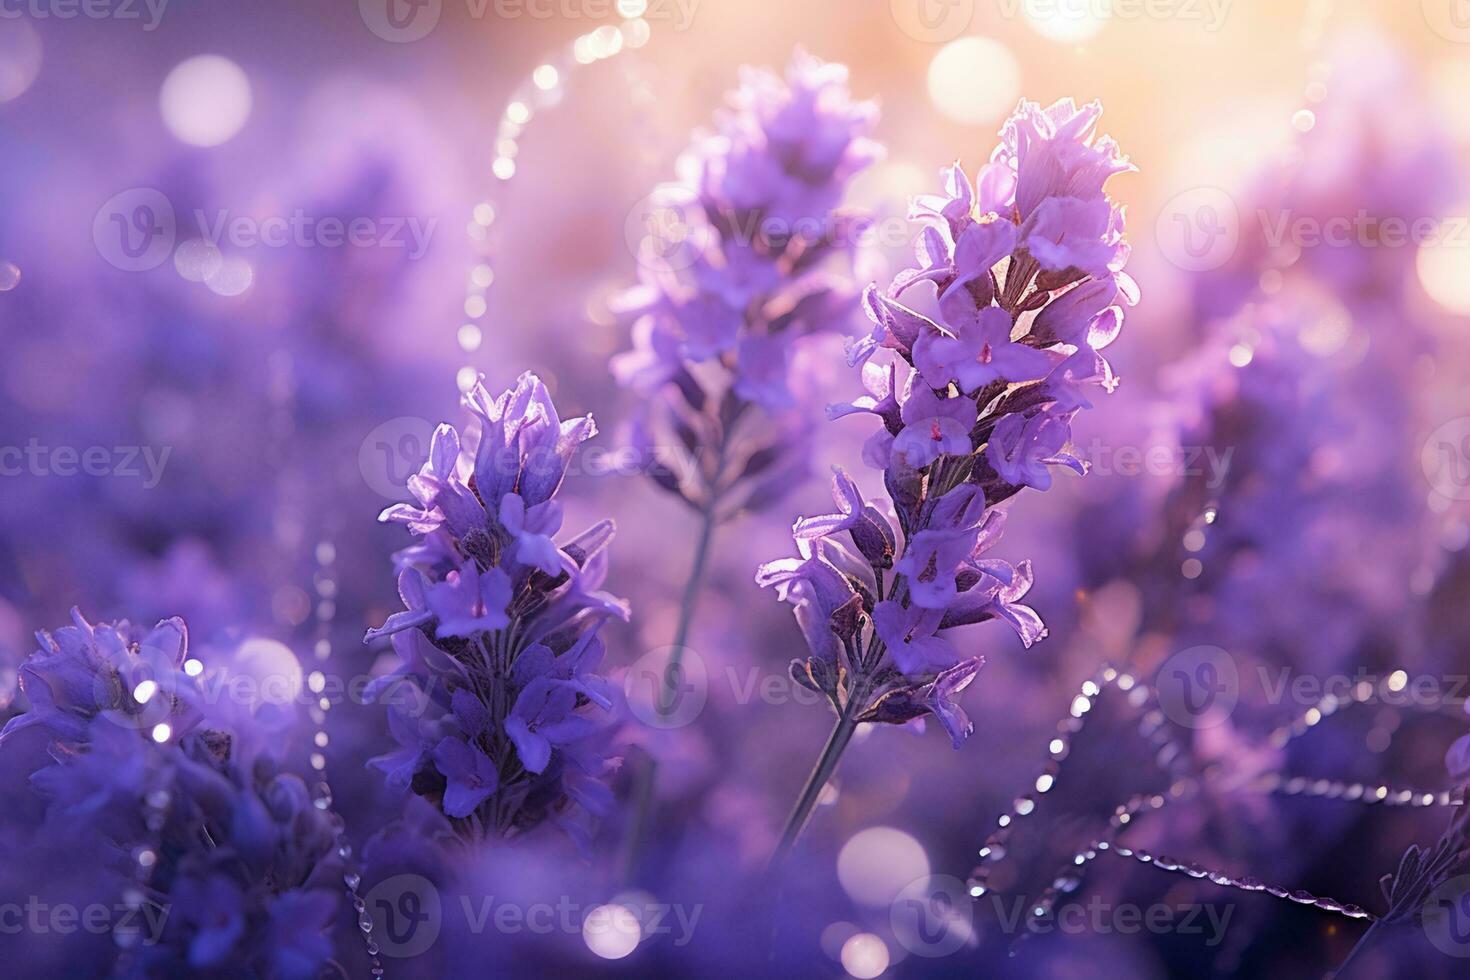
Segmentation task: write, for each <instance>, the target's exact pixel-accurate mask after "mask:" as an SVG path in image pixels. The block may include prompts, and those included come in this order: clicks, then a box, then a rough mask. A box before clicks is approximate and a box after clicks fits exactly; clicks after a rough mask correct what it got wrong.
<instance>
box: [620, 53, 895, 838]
mask: <svg viewBox="0 0 1470 980" xmlns="http://www.w3.org/2000/svg"><path fill="white" fill-rule="evenodd" d="M876 121H877V107H876V105H874V104H873V103H870V102H857V101H854V100H853V98H852V96H851V94H850V93H849V91H848V87H847V69H846V68H845V67H843V66H842V65H836V64H827V63H824V62H822V61H820V60H818V59H816V58H814V57H812V56H811V55H809V54H807V53H805V52H803V51H797V52H796V54H795V56H794V57H793V58H792V61H791V64H790V65H789V67H788V68H787V70H786V74H785V77H784V78H783V77H781V76H780V75H777V74H776V73H774V72H771V71H767V70H763V69H755V68H746V69H744V70H743V71H742V73H741V85H740V87H739V88H738V89H737V90H736V91H735V92H733V93H732V94H731V95H730V98H729V107H728V109H727V110H726V111H725V112H724V113H722V114H721V115H720V116H719V117H718V119H717V125H716V128H715V130H714V132H712V133H708V134H702V135H700V136H698V137H697V138H696V140H695V142H694V144H693V145H692V146H691V147H690V148H689V150H688V151H687V152H686V153H685V154H684V155H683V157H682V158H681V159H680V160H679V164H678V172H679V174H680V178H681V179H680V181H679V182H678V183H677V184H669V185H663V186H662V187H660V188H659V189H658V190H657V191H655V193H654V194H653V195H652V196H650V198H649V199H648V210H649V214H648V221H649V228H648V234H647V235H646V237H645V239H644V241H643V242H642V243H641V244H640V246H639V249H638V253H637V258H638V260H639V278H640V284H639V285H638V286H637V287H636V288H634V289H632V290H630V291H629V292H628V293H626V294H625V295H623V296H622V297H620V298H619V299H618V300H617V302H616V303H615V304H614V306H615V311H616V312H617V313H618V315H619V316H620V317H621V319H622V321H623V323H624V324H625V325H626V326H627V327H628V329H630V331H631V333H632V337H633V349H632V350H631V351H628V352H626V353H622V354H619V355H618V356H616V357H614V358H613V360H612V365H611V367H612V372H613V374H614V376H615V377H616V378H617V379H618V381H619V382H620V383H621V384H622V385H624V386H625V387H628V388H631V389H633V390H634V391H635V392H637V393H638V395H639V396H640V397H641V399H642V401H641V404H640V406H639V408H638V410H637V414H636V416H635V421H634V424H633V427H632V428H633V433H634V440H633V441H634V443H635V448H636V449H638V450H639V453H640V455H641V456H642V458H643V460H644V463H645V465H646V466H647V467H648V472H649V474H650V476H651V477H652V478H653V479H654V481H655V482H656V483H657V484H658V485H659V486H660V487H662V488H663V489H664V490H666V491H668V492H670V493H672V494H673V495H675V496H677V497H678V498H679V499H680V500H682V501H683V502H684V503H685V504H686V505H687V506H688V507H689V508H690V509H691V510H692V511H693V512H694V513H695V514H696V515H697V516H698V520H699V531H698V533H697V536H696V543H695V544H694V546H693V549H692V550H693V553H694V557H693V568H692V570H691V572H690V574H689V576H688V578H687V580H686V582H687V585H686V589H685V592H684V596H683V601H682V603H681V608H680V614H679V618H678V622H677V624H676V626H675V630H674V637H673V642H672V648H673V650H674V653H673V657H674V660H673V662H672V663H671V664H670V669H669V670H668V671H666V672H665V677H666V678H667V679H669V682H671V679H672V678H673V677H675V676H676V675H677V666H678V662H679V659H680V657H681V656H682V651H683V648H684V645H685V643H686V641H687V639H688V635H689V629H690V625H691V621H692V619H693V615H694V607H695V605H696V603H697V601H698V599H699V593H700V589H701V583H702V581H703V577H704V572H705V565H706V563H707V562H708V559H709V556H710V554H711V549H710V542H711V539H712V537H713V535H714V533H715V530H716V528H717V527H718V526H719V525H720V524H722V523H724V522H726V521H728V520H730V519H732V518H734V517H736V516H737V515H739V514H742V513H752V512H756V511H759V510H761V509H764V508H768V507H770V506H772V505H773V504H775V503H777V502H778V501H779V500H780V499H781V497H782V496H783V495H784V494H785V493H786V492H787V491H788V490H790V489H791V488H792V487H794V486H796V485H798V484H799V483H800V480H799V477H801V476H803V475H804V474H805V473H806V471H807V465H808V460H809V458H810V455H811V454H810V452H809V451H808V446H809V440H810V436H811V433H812V429H813V425H812V419H811V418H810V416H811V415H814V414H815V413H812V412H808V411H806V410H804V409H803V408H802V407H800V406H799V405H798V398H797V394H796V393H797V392H800V391H802V390H803V389H805V388H807V387H809V386H808V385H803V384H800V383H793V380H794V379H795V377H796V376H797V375H798V374H799V373H800V372H801V371H802V370H803V369H802V366H801V365H802V357H801V354H802V352H803V350H804V349H809V348H810V341H811V339H812V338H814V337H816V336H818V335H822V334H837V335H845V334H846V333H848V331H849V328H850V325H851V324H852V322H853V321H854V320H856V319H857V317H858V310H859V295H860V291H859V290H858V288H857V285H856V280H855V277H854V275H853V269H852V266H853V262H854V259H855V256H856V253H857V249H856V245H857V242H858V238H859V236H860V234H861V232H862V231H863V230H864V229H865V227H866V219H864V218H863V217H861V216H859V215H857V214H855V213H851V212H848V211H844V210H841V209H840V205H841V202H842V199H843V196H844V195H845V193H846V190H847V186H848V184H849V182H850V181H851V180H852V178H853V177H854V176H855V175H856V174H857V173H859V172H860V171H862V170H863V169H864V168H866V167H867V166H868V165H869V164H871V163H873V162H874V161H876V160H877V159H878V158H879V157H880V155H881V151H880V148H879V147H878V145H877V144H876V143H874V142H873V141H872V140H871V139H870V138H869V135H868V134H869V133H870V132H871V131H872V129H873V126H874V124H875V123H876ZM673 700H674V697H673V692H672V691H671V690H669V689H665V691H664V692H663V693H662V694H661V696H660V700H659V704H660V706H661V708H660V710H662V708H663V706H665V705H667V704H668V703H671V702H672V701H673ZM653 772H654V769H653V768H652V767H650V768H649V769H647V770H646V771H645V772H644V773H642V774H641V776H640V785H639V790H638V792H639V795H640V797H641V798H643V799H647V798H650V797H651V795H652V782H653V778H654V776H653ZM638 809H639V811H640V812H642V811H643V810H644V809H645V807H644V806H643V805H640V806H639V807H638ZM632 832H633V834H634V836H635V837H636V835H637V834H638V833H639V832H640V831H639V829H638V828H636V827H635V828H634V830H633V831H632Z"/></svg>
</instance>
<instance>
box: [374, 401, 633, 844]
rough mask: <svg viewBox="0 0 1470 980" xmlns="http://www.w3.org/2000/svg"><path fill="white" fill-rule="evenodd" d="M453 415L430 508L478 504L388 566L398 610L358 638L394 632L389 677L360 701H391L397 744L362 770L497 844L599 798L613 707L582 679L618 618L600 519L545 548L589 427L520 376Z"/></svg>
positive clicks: (590, 677)
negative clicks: (466, 414)
mask: <svg viewBox="0 0 1470 980" xmlns="http://www.w3.org/2000/svg"><path fill="white" fill-rule="evenodd" d="M465 403H466V406H467V407H468V408H469V410H470V411H471V412H472V413H473V414H474V416H475V423H474V428H473V430H472V431H471V432H470V433H469V434H468V435H467V436H466V437H465V438H464V439H463V440H461V439H460V438H459V436H458V434H456V433H455V432H454V429H453V428H452V427H451V426H442V427H441V429H440V432H441V436H439V437H437V438H436V440H435V441H436V446H437V447H439V450H440V451H436V452H435V453H432V454H431V456H433V457H434V458H432V459H431V461H430V462H431V464H432V469H433V473H434V479H435V480H436V481H437V483H436V484H434V485H433V486H432V490H433V493H432V494H431V495H427V496H428V498H429V499H428V500H427V501H426V503H427V504H432V505H433V506H434V507H435V508H439V509H441V510H442V507H443V501H445V500H453V501H467V502H468V501H472V502H474V504H475V506H474V507H469V506H462V507H458V509H457V510H456V511H455V513H456V514H457V515H458V516H457V518H456V519H452V520H451V519H445V520H444V521H443V522H442V523H441V524H439V525H437V526H431V527H430V529H429V530H428V531H427V532H424V533H427V534H428V537H427V538H426V539H425V545H426V546H419V547H413V548H409V549H406V550H405V551H403V552H401V553H400V554H399V555H398V556H397V562H398V564H399V566H400V569H401V571H400V574H399V592H400V595H401V596H402V597H403V599H404V604H405V605H406V606H408V608H407V609H406V610H404V611H403V612H400V613H394V614H393V615H391V616H390V617H389V618H388V621H387V622H385V623H384V625H383V626H382V627H380V628H378V629H376V630H371V631H369V633H368V638H369V639H372V638H374V637H378V636H383V635H387V634H391V635H392V638H393V650H394V652H395V653H396V654H397V655H398V659H399V665H398V667H397V669H395V670H394V671H392V672H391V673H389V674H386V675H384V676H382V677H380V678H378V679H377V680H376V681H374V682H373V684H371V685H370V686H369V688H368V689H367V692H366V694H367V696H368V697H370V698H377V699H379V700H385V701H391V702H392V703H391V704H390V708H389V712H388V725H389V731H390V732H391V734H392V735H393V737H394V739H395V741H396V742H397V743H398V747H397V748H396V749H394V750H393V751H390V752H388V753H385V754H384V755H380V756H378V757H376V758H374V759H372V760H371V761H370V763H369V764H370V765H372V766H373V767H374V768H376V769H379V770H381V771H383V772H384V773H385V774H386V775H387V777H388V782H389V783H390V785H392V786H394V787H396V788H402V789H411V790H412V791H413V792H414V793H416V794H418V795H421V796H424V797H426V798H428V799H430V800H431V801H432V802H434V803H435V804H436V805H437V806H438V807H439V808H440V810H441V811H442V812H443V814H444V815H445V816H446V817H448V818H450V819H451V821H455V822H456V827H457V829H459V830H461V831H462V832H464V833H466V834H467V835H478V834H487V835H500V836H503V835H506V834H509V833H511V832H513V831H515V832H521V831H525V830H528V829H530V828H531V827H533V826H535V825H536V824H537V823H539V822H541V821H543V820H544V819H546V818H548V817H551V816H552V815H553V814H555V815H556V816H557V818H558V821H557V822H559V823H561V822H563V821H564V820H572V818H571V817H570V816H569V815H568V814H567V813H566V812H565V811H566V808H567V807H571V806H574V805H577V806H579V805H580V802H579V801H581V800H584V799H585V800H595V799H596V798H597V797H598V795H599V791H598V790H597V789H596V788H595V787H594V785H593V784H594V783H598V782H599V781H600V780H601V779H603V778H605V777H606V775H607V774H608V773H609V772H610V771H611V770H612V769H613V768H614V767H615V766H616V760H615V759H614V758H612V756H611V749H612V745H611V739H610V738H609V734H610V729H611V717H610V715H609V714H608V712H609V709H610V708H611V707H612V702H611V700H610V699H609V698H608V697H607V696H606V694H605V692H604V690H603V684H602V682H601V680H600V679H599V678H597V677H596V676H595V674H594V673H593V672H594V671H595V670H596V668H597V665H598V662H599V661H600V659H601V650H602V647H601V643H600V641H599V640H598V639H597V635H596V634H597V632H598V630H599V629H601V626H602V624H603V623H604V622H606V621H607V620H608V619H609V618H612V617H615V616H616V617H621V618H626V616H627V609H626V607H625V606H624V605H623V603H622V602H620V601H619V600H617V599H615V598H613V597H612V596H609V595H606V594H605V593H603V592H602V591H601V585H602V581H603V578H604V577H605V575H606V569H607V560H606V554H605V551H606V548H607V544H608V542H609V541H610V540H611V538H612V531H613V529H612V524H611V522H607V521H604V522H602V523H600V524H598V525H595V526H594V527H592V528H590V529H588V530H587V531H585V532H583V533H582V534H580V535H578V536H576V537H574V538H572V539H570V540H568V541H566V542H565V543H563V544H561V545H558V544H557V542H556V540H555V538H554V535H556V534H557V532H558V531H559V530H560V528H561V523H562V503H561V501H560V500H557V499H555V494H556V492H557V490H558V489H559V488H560V486H561V483H562V480H563V478H564V477H565V474H566V470H567V466H568V464H569V462H570V460H571V457H572V454H573V453H574V452H576V450H577V447H578V446H579V445H580V444H581V443H582V442H584V441H585V440H586V439H588V438H590V437H591V436H592V435H593V434H594V433H595V432H596V426H595V424H594V423H593V421H592V419H591V418H590V417H589V418H576V419H568V420H566V421H563V420H562V419H561V418H560V416H559V415H558V414H557V411H556V407H555V405H553V404H552V401H551V397H550V394H549V393H548V392H547V390H546V388H545V386H544V385H543V384H542V383H541V382H540V381H539V380H538V379H537V378H536V377H535V376H534V375H531V374H526V375H523V376H522V377H521V378H520V380H519V381H518V382H517V384H516V386H515V387H514V388H513V389H511V390H510V391H507V392H504V393H503V394H501V395H500V396H499V397H492V396H491V395H490V393H489V392H488V391H487V390H486V389H485V388H484V386H483V385H476V386H475V387H474V388H473V389H472V390H471V391H470V392H469V393H468V395H467V396H466V398H465ZM470 447H474V449H473V453H472V452H471V449H470ZM450 448H453V449H454V450H455V451H456V452H457V453H458V455H457V456H455V457H453V458H451V457H450V456H449V449H450ZM417 479H419V481H420V485H421V486H425V487H427V486H429V484H428V481H427V478H424V476H423V474H422V473H421V474H420V475H419V477H418V478H417ZM445 513H446V515H447V512H445ZM429 524H430V522H425V523H423V524H419V525H417V526H418V527H420V528H423V527H425V526H429ZM409 526H410V528H411V529H412V528H414V527H415V526H416V525H415V524H414V523H410V525H409ZM569 772H571V773H575V774H574V775H572V776H570V779H568V777H567V774H568V773H569ZM572 822H573V823H575V820H572Z"/></svg>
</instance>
